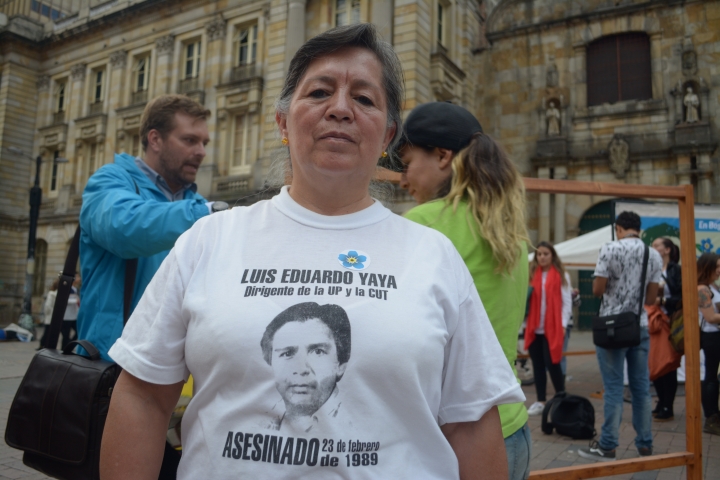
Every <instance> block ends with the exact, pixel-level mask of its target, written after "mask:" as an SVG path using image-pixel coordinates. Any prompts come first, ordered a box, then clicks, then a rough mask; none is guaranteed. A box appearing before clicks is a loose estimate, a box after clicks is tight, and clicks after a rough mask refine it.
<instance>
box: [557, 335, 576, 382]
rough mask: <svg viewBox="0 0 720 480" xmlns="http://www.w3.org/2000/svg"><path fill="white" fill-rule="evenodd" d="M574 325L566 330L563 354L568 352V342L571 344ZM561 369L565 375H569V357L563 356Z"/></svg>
mask: <svg viewBox="0 0 720 480" xmlns="http://www.w3.org/2000/svg"><path fill="white" fill-rule="evenodd" d="M572 328H573V327H572V325H568V326H567V328H566V329H565V341H563V353H565V352H567V347H568V342H570V330H572ZM560 367H561V368H562V372H563V375H567V357H566V356H565V355H563V358H562V360H560Z"/></svg>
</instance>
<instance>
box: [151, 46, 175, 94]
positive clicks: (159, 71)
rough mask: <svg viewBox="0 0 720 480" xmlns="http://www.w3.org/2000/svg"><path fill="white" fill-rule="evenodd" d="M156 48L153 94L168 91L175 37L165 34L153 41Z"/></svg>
mask: <svg viewBox="0 0 720 480" xmlns="http://www.w3.org/2000/svg"><path fill="white" fill-rule="evenodd" d="M155 48H156V50H157V66H156V67H155V73H156V75H155V91H154V92H153V93H154V95H155V96H158V95H162V94H164V93H170V80H171V79H172V68H173V65H172V53H173V50H174V48H175V37H174V36H173V35H166V36H164V37H160V38H158V39H157V40H156V41H155Z"/></svg>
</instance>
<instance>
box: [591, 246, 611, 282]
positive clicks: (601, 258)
mask: <svg viewBox="0 0 720 480" xmlns="http://www.w3.org/2000/svg"><path fill="white" fill-rule="evenodd" d="M610 253H611V250H610V244H609V243H606V244H605V245H603V246H602V247H600V254H599V255H598V261H597V264H596V265H595V273H594V274H593V275H594V276H596V277H603V278H609V277H610Z"/></svg>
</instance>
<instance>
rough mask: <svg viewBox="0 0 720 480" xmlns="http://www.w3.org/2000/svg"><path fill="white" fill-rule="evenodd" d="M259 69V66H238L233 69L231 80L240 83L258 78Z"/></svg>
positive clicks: (253, 64) (252, 64)
mask: <svg viewBox="0 0 720 480" xmlns="http://www.w3.org/2000/svg"><path fill="white" fill-rule="evenodd" d="M258 70H259V69H258V68H257V64H255V63H251V64H248V65H238V66H237V67H233V69H232V73H231V74H230V80H231V81H233V82H240V81H242V80H247V79H248V78H252V77H256V76H258V75H259V71H258Z"/></svg>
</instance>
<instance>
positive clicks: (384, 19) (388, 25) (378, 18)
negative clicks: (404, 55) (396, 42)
mask: <svg viewBox="0 0 720 480" xmlns="http://www.w3.org/2000/svg"><path fill="white" fill-rule="evenodd" d="M370 8H372V11H371V12H370V22H371V23H373V24H375V26H376V27H377V30H378V32H379V33H380V35H382V37H383V40H385V41H386V42H388V43H390V44H391V45H392V43H393V18H395V15H393V13H394V9H395V5H394V1H393V0H373V2H372V5H371V7H370Z"/></svg>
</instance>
